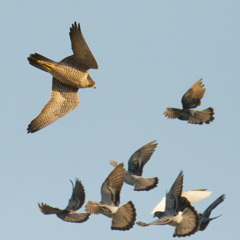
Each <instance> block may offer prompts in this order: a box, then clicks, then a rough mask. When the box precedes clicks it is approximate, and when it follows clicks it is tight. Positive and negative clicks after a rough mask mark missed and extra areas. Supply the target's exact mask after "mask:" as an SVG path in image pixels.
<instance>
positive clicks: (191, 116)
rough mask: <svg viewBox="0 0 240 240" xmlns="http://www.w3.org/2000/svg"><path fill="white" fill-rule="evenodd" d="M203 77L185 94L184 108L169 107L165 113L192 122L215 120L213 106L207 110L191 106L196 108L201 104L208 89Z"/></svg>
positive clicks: (199, 122)
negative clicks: (205, 86) (203, 82)
mask: <svg viewBox="0 0 240 240" xmlns="http://www.w3.org/2000/svg"><path fill="white" fill-rule="evenodd" d="M203 87H204V85H203V84H202V78H201V79H200V80H198V81H197V82H196V83H195V84H194V85H192V87H191V88H190V89H189V90H188V91H187V92H186V93H185V94H184V95H183V97H182V106H183V109H179V108H169V107H168V108H167V109H166V110H165V112H164V113H163V114H165V117H168V118H173V119H174V118H178V119H180V120H185V121H188V122H189V123H192V124H200V125H201V124H203V123H207V124H209V123H210V122H212V121H213V120H214V117H213V115H214V111H213V108H211V107H209V108H207V109H205V110H201V111H199V110H191V108H196V107H197V106H200V104H201V99H202V97H203V95H204V93H205V91H206V89H205V88H203Z"/></svg>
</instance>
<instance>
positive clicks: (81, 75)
mask: <svg viewBox="0 0 240 240" xmlns="http://www.w3.org/2000/svg"><path fill="white" fill-rule="evenodd" d="M69 35H70V39H71V42H72V50H73V55H71V56H68V57H66V58H64V59H63V60H61V61H60V62H55V61H53V60H51V59H49V58H46V57H44V56H42V55H40V54H38V53H35V54H30V56H29V57H28V61H29V64H31V65H32V66H34V67H36V68H39V69H41V70H43V71H45V72H49V73H50V74H51V75H52V76H53V80H52V92H51V100H50V101H49V102H48V103H47V104H46V105H45V106H44V108H43V109H42V111H41V113H40V114H39V115H38V116H37V117H36V118H35V119H34V120H32V121H31V123H30V124H29V125H28V128H27V131H28V133H34V132H36V131H39V130H40V129H42V128H44V127H46V126H48V125H49V124H51V123H53V122H55V121H56V120H58V119H59V118H61V117H63V116H64V115H66V114H67V113H69V112H71V111H72V110H73V109H74V108H76V107H77V106H78V105H79V103H80V99H79V97H78V93H77V92H78V89H79V88H96V85H95V82H94V81H93V79H92V78H91V77H90V75H89V73H88V70H89V69H90V68H93V69H98V64H97V62H96V60H95V58H94V56H93V54H92V52H91V51H90V49H89V47H88V45H87V43H86V41H85V39H84V37H83V35H82V31H81V28H80V24H78V25H77V23H76V22H75V23H74V24H72V27H71V28H70V33H69Z"/></svg>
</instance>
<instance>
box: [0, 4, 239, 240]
mask: <svg viewBox="0 0 240 240" xmlns="http://www.w3.org/2000/svg"><path fill="white" fill-rule="evenodd" d="M239 9H240V3H239V1H237V0H235V1H234V0H232V1H223V0H212V1H207V0H206V1H205V0H202V1H196V0H181V1H172V0H170V1H169V0H166V1H129V0H128V1H125V0H122V1H110V0H109V1H91V0H87V1H80V0H78V1H74V0H69V1H57V0H55V1H45V0H43V1H16V0H15V1H4V2H3V3H2V4H1V9H0V28H1V40H0V42H1V50H0V52H1V54H0V62H1V64H0V71H1V113H2V114H1V119H0V121H1V134H0V136H1V137H0V145H1V173H0V181H1V184H0V192H1V197H0V206H1V218H0V236H1V239H24V240H32V239H34V240H40V239H41V240H42V239H44V240H48V239H49V240H52V239H58V240H65V239H74V240H75V239H76V240H80V239H86V240H95V239H98V240H107V239H114V240H122V239H129V240H132V239H137V240H145V239H172V235H173V232H174V228H173V227H171V226H149V227H147V228H143V227H140V226H138V225H136V224H135V225H134V227H133V228H132V229H131V230H130V231H125V232H120V231H111V229H110V226H111V220H110V219H109V218H107V217H105V216H103V215H92V216H90V218H89V220H88V221H87V222H85V223H82V224H75V223H67V222H64V221H62V220H61V219H58V218H57V217H56V216H54V215H51V216H45V215H43V214H42V213H41V212H40V211H39V209H38V206H37V203H38V202H43V203H47V204H49V205H50V206H53V207H59V208H65V207H66V206H67V204H68V199H69V198H70V197H71V194H72V187H71V183H70V182H69V179H72V180H74V179H75V177H77V178H79V179H80V180H81V181H82V184H83V185H84V187H85V191H86V201H85V204H86V203H87V202H88V201H89V200H93V201H100V200H101V196H100V188H101V185H102V183H103V182H104V181H105V179H106V177H107V176H108V174H109V173H110V172H111V171H112V170H113V167H112V166H111V165H110V164H109V160H111V159H113V160H115V161H116V162H118V163H120V162H124V164H125V166H126V167H127V161H128V159H129V157H130V156H131V154H132V153H133V152H134V151H136V150H137V149H139V148H140V147H141V146H143V145H145V144H146V143H148V142H150V141H153V140H157V142H158V147H157V149H156V151H155V153H154V154H153V156H152V158H151V160H150V161H149V162H148V163H147V164H146V165H145V168H144V171H143V176H144V177H159V184H158V187H157V188H155V189H153V190H151V191H149V192H135V191H133V187H131V186H129V185H126V184H124V185H123V188H122V191H121V204H124V203H126V202H127V201H129V200H132V202H133V203H134V205H135V207H136V210H137V221H143V222H151V221H153V218H152V215H151V214H150V212H151V211H152V209H153V208H154V207H155V206H156V205H157V203H158V202H159V201H160V200H161V199H162V197H163V196H165V193H166V190H169V189H170V187H171V185H172V183H173V182H174V180H175V179H176V177H177V175H178V174H179V172H180V170H183V171H184V187H183V189H184V190H192V189H199V188H207V189H208V190H211V191H212V195H211V196H210V197H209V198H207V199H204V200H203V201H201V202H199V203H197V204H195V205H194V206H195V208H196V209H197V210H198V211H204V210H205V208H206V207H208V206H209V205H210V204H211V203H212V202H213V201H214V200H215V199H217V198H218V197H219V196H220V195H221V194H223V193H225V194H226V200H225V201H224V202H223V203H222V204H220V205H219V206H218V207H217V208H216V209H215V210H214V211H213V212H212V216H218V215H220V214H222V216H221V217H220V218H218V219H216V220H214V221H213V222H211V223H210V225H209V226H208V228H207V229H206V230H205V231H204V232H197V233H196V234H195V235H193V236H191V239H196V240H198V239H199V240H200V239H201V240H202V239H218V240H223V239H224V240H225V239H236V237H237V236H239V218H238V212H239V206H238V204H239V203H238V202H239V199H240V193H239V191H238V189H239V181H240V176H239V167H240V165H239V148H240V144H239V143H240V141H239V140H240V139H239V135H240V127H239V118H240V112H239V89H240V80H239V76H240V72H239V69H240V68H239V62H240V61H239V60H240V47H239V42H240V28H239V23H240V14H239ZM74 21H77V22H80V24H81V28H82V32H83V35H84V37H85V39H86V41H87V43H88V45H89V47H90V49H91V51H92V53H93V55H94V56H95V58H96V60H97V62H98V65H99V69H98V70H90V71H89V73H90V75H91V77H92V78H93V79H94V80H95V82H96V86H97V88H96V89H80V90H79V91H78V94H79V98H80V100H81V103H80V105H79V106H78V107H77V108H76V109H75V110H74V111H72V112H70V113H69V114H67V115H66V116H65V117H63V118H61V119H60V120H58V121H57V122H55V123H53V124H51V125H49V126H48V127H46V128H44V129H42V130H40V131H39V132H36V133H34V134H27V131H26V129H27V126H28V124H29V123H30V122H31V120H33V119H34V118H35V117H36V116H37V115H38V114H39V113H40V111H41V110H42V108H43V107H44V105H45V104H46V103H47V101H49V99H50V93H51V85H52V76H51V75H50V74H48V73H46V72H43V71H41V70H39V69H37V68H34V67H32V66H31V65H29V63H28V61H27V57H28V56H29V54H31V53H35V52H37V53H40V54H42V55H44V56H46V57H48V58H51V59H53V60H55V61H60V60H62V59H63V58H65V57H66V56H69V55H71V54H72V50H71V43H70V38H69V28H70V26H71V24H72V23H73V22H74ZM200 78H203V83H204V84H205V87H206V92H205V95H204V97H203V99H202V104H201V106H200V107H198V108H197V109H199V110H201V109H206V108H208V107H213V108H214V111H215V115H214V116H215V120H214V122H212V123H211V124H209V125H206V124H204V125H202V126H199V125H191V124H188V123H187V122H185V121H179V120H177V119H176V120H169V119H167V118H165V117H164V116H163V112H164V111H165V109H166V108H167V107H177V108H181V98H182V95H183V94H184V93H185V92H186V91H187V90H188V89H189V88H190V87H191V86H192V85H193V84H194V83H195V82H196V81H197V80H199V79H200ZM85 204H84V206H85ZM79 212H84V207H83V208H82V209H80V211H79Z"/></svg>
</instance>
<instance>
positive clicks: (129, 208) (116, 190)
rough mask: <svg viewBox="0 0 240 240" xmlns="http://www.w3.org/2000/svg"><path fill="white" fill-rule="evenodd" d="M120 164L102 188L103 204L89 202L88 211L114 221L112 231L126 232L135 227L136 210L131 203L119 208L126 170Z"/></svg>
mask: <svg viewBox="0 0 240 240" xmlns="http://www.w3.org/2000/svg"><path fill="white" fill-rule="evenodd" d="M123 167H124V164H123V163H121V164H119V165H118V166H117V167H116V168H115V169H114V170H113V171H112V172H111V173H110V174H109V176H108V177H107V179H106V180H105V182H104V183H103V184H102V187H101V195H102V200H101V202H95V201H89V202H88V203H87V205H86V211H87V212H88V213H89V214H92V213H94V214H99V213H101V214H103V215H105V216H107V217H109V218H111V219H112V224H111V229H112V230H120V231H125V230H129V229H130V228H132V227H133V225H134V223H135V220H136V209H135V207H134V205H133V203H132V202H131V201H129V202H127V203H125V204H124V205H122V206H120V207H119V203H120V192H121V189H122V185H123V180H124V175H125V169H124V168H123Z"/></svg>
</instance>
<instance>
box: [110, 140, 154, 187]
mask: <svg viewBox="0 0 240 240" xmlns="http://www.w3.org/2000/svg"><path fill="white" fill-rule="evenodd" d="M155 142H156V140H155V141H152V142H150V143H148V144H146V145H144V146H142V147H141V148H139V149H138V150H137V151H136V152H134V153H133V155H132V156H131V157H130V159H129V160H128V171H125V176H124V182H125V183H127V184H129V185H132V186H134V191H149V190H151V189H153V188H155V187H156V186H157V184H158V178H157V177H154V178H143V177H142V172H143V167H144V165H145V164H146V163H147V162H148V161H149V159H150V158H151V156H152V154H153V153H154V151H155V148H156V147H157V145H158V144H157V143H155ZM110 164H111V165H112V166H114V167H116V166H118V163H116V162H115V161H113V160H110Z"/></svg>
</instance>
